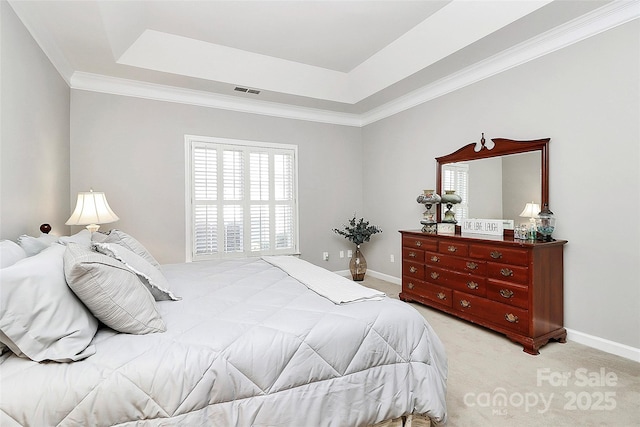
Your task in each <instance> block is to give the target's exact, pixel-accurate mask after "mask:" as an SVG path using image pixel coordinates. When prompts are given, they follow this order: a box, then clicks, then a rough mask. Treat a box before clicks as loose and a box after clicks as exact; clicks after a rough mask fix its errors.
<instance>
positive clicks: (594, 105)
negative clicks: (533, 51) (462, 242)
mask: <svg viewBox="0 0 640 427" xmlns="http://www.w3.org/2000/svg"><path fill="white" fill-rule="evenodd" d="M638 34H640V22H639V21H638V20H635V21H632V22H630V23H628V24H625V25H623V26H620V27H618V28H615V29H612V30H609V31H607V32H604V33H602V34H599V35H598V36H595V37H592V38H589V39H587V40H584V41H582V42H580V43H577V44H574V45H572V46H570V47H567V48H564V49H562V50H560V51H556V52H554V53H552V54H549V55H546V56H544V57H542V58H539V59H537V60H535V61H532V62H529V63H527V64H524V65H521V66H519V67H516V68H513V69H511V70H509V71H506V72H503V73H501V74H499V75H496V76H493V77H492V78H489V79H486V80H483V81H481V82H478V83H476V84H474V85H472V86H469V87H467V88H464V89H461V90H458V91H456V92H454V93H451V94H449V95H446V96H443V97H440V98H438V99H435V100H433V101H431V102H428V103H425V104H422V105H420V106H417V107H415V108H412V109H410V110H407V111H405V112H403V113H400V114H397V115H395V116H392V117H389V118H387V119H384V120H381V121H378V122H376V123H373V124H371V125H368V126H366V127H365V128H364V129H363V141H364V145H365V151H364V152H365V153H366V156H365V159H364V165H365V170H364V183H365V187H364V210H365V212H366V213H367V215H368V216H370V217H372V218H375V219H376V221H378V222H379V223H380V225H381V226H382V227H383V228H384V229H385V230H386V231H387V232H386V233H385V234H384V236H383V238H382V239H380V240H377V241H376V243H375V244H371V245H370V246H369V247H367V248H366V249H367V252H366V254H367V260H368V261H369V265H370V266H371V268H373V269H375V270H377V271H379V272H382V273H385V274H388V275H391V276H395V277H400V275H401V268H400V267H401V266H400V263H399V262H395V263H391V262H390V260H389V258H390V257H389V254H395V259H396V260H398V259H400V235H399V234H398V233H394V231H395V230H400V229H416V228H418V221H419V219H420V214H421V208H420V206H419V205H418V204H417V203H415V197H416V195H417V194H418V193H419V191H420V190H421V189H422V188H434V186H435V160H434V158H435V157H437V156H442V155H445V154H448V153H451V152H452V151H454V150H456V149H457V148H459V147H461V146H463V145H465V144H468V143H470V142H473V141H476V140H478V139H479V138H480V133H481V132H485V135H486V137H487V138H489V137H504V138H513V139H535V138H544V137H550V138H551V143H550V208H551V210H552V211H553V212H554V213H555V214H556V216H557V217H558V222H557V233H555V236H556V237H557V238H560V239H566V240H568V241H569V243H568V244H567V245H566V246H565V275H564V277H565V292H564V301H565V304H564V305H565V325H566V326H567V327H568V328H571V329H574V330H577V331H581V332H583V333H586V334H591V335H594V336H597V337H602V338H605V339H607V340H612V341H615V342H619V343H623V344H626V345H629V346H632V347H636V348H638V347H640V333H639V332H638V331H640V316H639V315H638V313H640V286H639V284H640V270H639V269H638V260H639V259H640V244H639V243H638V242H640V226H639V224H640V223H639V222H638V221H637V220H636V218H635V216H634V215H635V214H636V213H637V212H639V211H640V176H639V172H638V171H639V169H640V168H639V165H640V152H639V151H640V143H639V141H640V132H639V131H640V127H639V119H638V118H639V117H640V101H639V100H640V91H639V78H638V76H639V75H640V70H639V64H640V58H639V55H640V38H639V37H638ZM381 171H384V173H380V172H381ZM617 195H619V196H620V197H615V196H617ZM613 209H616V210H617V212H621V213H623V214H622V215H612V214H613ZM624 213H626V214H627V215H624Z"/></svg>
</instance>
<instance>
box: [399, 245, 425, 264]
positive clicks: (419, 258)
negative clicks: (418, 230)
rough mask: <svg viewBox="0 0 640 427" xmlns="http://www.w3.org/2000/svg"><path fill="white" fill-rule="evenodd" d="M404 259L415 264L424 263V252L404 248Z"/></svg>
mask: <svg viewBox="0 0 640 427" xmlns="http://www.w3.org/2000/svg"><path fill="white" fill-rule="evenodd" d="M402 259H405V260H407V261H413V262H424V251H423V250H420V249H414V248H405V247H403V248H402Z"/></svg>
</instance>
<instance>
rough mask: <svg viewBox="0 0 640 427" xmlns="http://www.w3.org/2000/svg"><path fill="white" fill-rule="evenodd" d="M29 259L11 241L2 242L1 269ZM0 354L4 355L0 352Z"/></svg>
mask: <svg viewBox="0 0 640 427" xmlns="http://www.w3.org/2000/svg"><path fill="white" fill-rule="evenodd" d="M26 257H27V253H26V252H25V250H24V249H23V248H22V247H21V246H20V245H19V244H17V243H16V242H12V241H11V240H3V241H0V268H5V267H9V266H10V265H13V264H15V263H16V262H18V261H20V260H21V259H24V258H26ZM0 354H2V353H1V352H0Z"/></svg>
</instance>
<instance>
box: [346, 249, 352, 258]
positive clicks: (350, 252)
mask: <svg viewBox="0 0 640 427" xmlns="http://www.w3.org/2000/svg"><path fill="white" fill-rule="evenodd" d="M352 256H353V251H352V250H351V249H349V250H348V251H347V257H349V258H351V257H352Z"/></svg>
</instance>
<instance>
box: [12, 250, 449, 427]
mask: <svg viewBox="0 0 640 427" xmlns="http://www.w3.org/2000/svg"><path fill="white" fill-rule="evenodd" d="M162 271H163V273H164V275H165V276H166V278H167V280H168V281H169V283H170V284H171V288H172V290H173V292H174V293H175V294H176V295H178V296H180V297H182V299H181V300H180V301H158V302H157V307H158V311H159V312H160V313H161V315H162V318H163V320H164V322H165V324H166V327H167V331H166V332H164V333H154V334H148V335H129V334H122V333H115V332H114V331H112V330H110V329H108V328H105V327H103V328H101V329H100V330H99V331H98V333H97V334H96V336H95V337H94V340H93V344H94V345H95V348H96V353H95V354H94V355H93V356H91V357H89V358H87V359H84V360H81V361H77V362H73V363H56V362H49V363H36V362H32V361H30V360H28V359H24V358H19V357H17V356H15V355H11V354H4V355H3V356H1V358H0V373H1V385H0V425H2V426H4V427H7V426H13V425H30V426H55V425H60V426H77V425H95V426H103V425H104V426H107V425H122V426H128V425H190V426H191V425H219V426H366V425H370V424H374V423H377V422H380V421H383V420H387V419H392V418H397V417H399V416H402V415H406V414H410V413H418V414H424V415H426V416H428V417H429V418H431V419H432V420H433V421H434V422H435V423H441V422H444V420H445V418H446V407H445V390H446V376H447V364H446V356H445V352H444V349H443V346H442V344H441V342H440V341H439V339H438V337H437V336H436V335H435V333H434V332H433V331H432V329H431V327H430V326H429V325H428V323H426V322H425V320H424V319H423V317H422V316H420V315H419V314H418V313H417V311H416V310H415V309H414V308H412V307H411V306H410V305H408V304H405V303H402V302H400V301H398V300H394V299H391V298H383V299H382V300H380V301H362V302H356V303H350V304H340V305H337V304H334V303H332V302H331V301H329V300H327V299H326V298H323V297H321V296H319V295H317V294H316V293H314V292H313V291H311V290H309V289H308V288H307V287H306V286H304V285H302V284H301V283H300V282H298V281H297V280H295V279H294V278H292V277H290V276H289V275H287V274H286V273H285V272H283V271H282V270H280V269H279V268H277V267H275V266H273V265H271V264H269V263H267V262H265V261H263V260H261V259H238V260H226V261H210V262H198V263H185V264H170V265H164V266H162Z"/></svg>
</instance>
